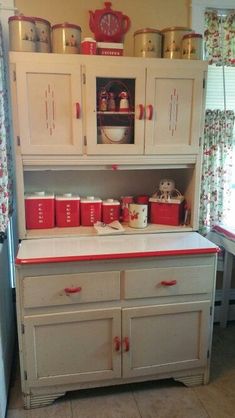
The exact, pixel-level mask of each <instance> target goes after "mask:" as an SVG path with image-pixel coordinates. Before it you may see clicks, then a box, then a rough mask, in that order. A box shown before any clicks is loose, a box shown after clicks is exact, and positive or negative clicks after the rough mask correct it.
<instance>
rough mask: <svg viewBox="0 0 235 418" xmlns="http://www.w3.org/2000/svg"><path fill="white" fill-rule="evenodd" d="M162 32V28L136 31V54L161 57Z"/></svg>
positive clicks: (137, 55)
mask: <svg viewBox="0 0 235 418" xmlns="http://www.w3.org/2000/svg"><path fill="white" fill-rule="evenodd" d="M161 54H162V34H161V31H160V30H157V29H151V28H145V29H139V30H137V31H136V32H135V33H134V56H135V57H147V58H161Z"/></svg>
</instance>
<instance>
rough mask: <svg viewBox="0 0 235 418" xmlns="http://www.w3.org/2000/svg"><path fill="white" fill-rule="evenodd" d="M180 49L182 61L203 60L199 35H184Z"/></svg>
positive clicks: (200, 36)
mask: <svg viewBox="0 0 235 418" xmlns="http://www.w3.org/2000/svg"><path fill="white" fill-rule="evenodd" d="M181 49H182V50H181V52H182V58H183V59H189V60H201V59H203V44H202V35H201V34H200V33H188V34H187V35H184V36H183V39H182V48H181Z"/></svg>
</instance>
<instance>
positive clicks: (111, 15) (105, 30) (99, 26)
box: [89, 1, 131, 42]
mask: <svg viewBox="0 0 235 418" xmlns="http://www.w3.org/2000/svg"><path fill="white" fill-rule="evenodd" d="M104 5H105V8H104V9H98V10H95V12H92V11H91V10H89V14H90V21H89V26H90V29H91V31H92V32H93V33H94V36H95V39H96V41H98V42H123V36H124V35H125V33H126V32H127V31H128V29H129V28H130V24H131V21H130V19H129V17H128V16H125V15H124V14H123V13H122V12H120V11H115V10H112V9H111V6H112V3H111V2H109V1H106V2H105V3H104Z"/></svg>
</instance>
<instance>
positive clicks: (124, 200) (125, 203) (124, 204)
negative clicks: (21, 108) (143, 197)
mask: <svg viewBox="0 0 235 418" xmlns="http://www.w3.org/2000/svg"><path fill="white" fill-rule="evenodd" d="M133 202H134V198H133V196H122V197H121V220H122V222H129V204H130V203H133Z"/></svg>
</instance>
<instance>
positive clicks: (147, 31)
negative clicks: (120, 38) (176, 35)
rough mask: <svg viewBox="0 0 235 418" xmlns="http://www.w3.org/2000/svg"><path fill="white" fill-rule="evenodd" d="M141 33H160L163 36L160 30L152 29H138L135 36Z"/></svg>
mask: <svg viewBox="0 0 235 418" xmlns="http://www.w3.org/2000/svg"><path fill="white" fill-rule="evenodd" d="M139 33H159V34H161V31H160V30H158V29H152V28H144V29H138V30H137V31H136V32H134V36H135V35H138V34H139Z"/></svg>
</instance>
